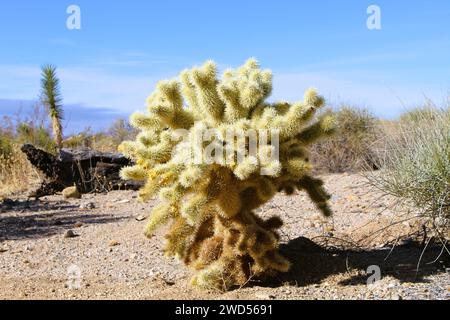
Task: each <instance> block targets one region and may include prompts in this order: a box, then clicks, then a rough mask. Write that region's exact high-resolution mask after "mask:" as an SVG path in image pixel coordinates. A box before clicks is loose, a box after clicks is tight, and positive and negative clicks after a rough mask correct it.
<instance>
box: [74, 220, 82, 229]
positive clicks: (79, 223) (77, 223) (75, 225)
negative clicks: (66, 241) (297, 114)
mask: <svg viewBox="0 0 450 320" xmlns="http://www.w3.org/2000/svg"><path fill="white" fill-rule="evenodd" d="M73 226H74V228H81V227H82V226H83V222H80V221H78V222H75V224H74V225H73Z"/></svg>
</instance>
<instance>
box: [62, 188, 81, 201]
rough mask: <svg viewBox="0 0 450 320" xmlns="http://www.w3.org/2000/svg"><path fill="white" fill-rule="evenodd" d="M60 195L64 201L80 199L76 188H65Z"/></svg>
mask: <svg viewBox="0 0 450 320" xmlns="http://www.w3.org/2000/svg"><path fill="white" fill-rule="evenodd" d="M62 195H63V197H64V199H81V193H79V192H78V190H77V187H69V188H65V189H64V190H63V191H62Z"/></svg>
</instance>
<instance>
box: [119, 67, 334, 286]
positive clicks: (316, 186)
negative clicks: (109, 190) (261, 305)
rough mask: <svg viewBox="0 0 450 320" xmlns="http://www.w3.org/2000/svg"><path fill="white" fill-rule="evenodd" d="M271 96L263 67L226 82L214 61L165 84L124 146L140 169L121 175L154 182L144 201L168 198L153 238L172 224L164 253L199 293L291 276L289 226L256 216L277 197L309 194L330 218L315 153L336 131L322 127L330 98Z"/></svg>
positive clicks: (157, 214) (231, 73)
mask: <svg viewBox="0 0 450 320" xmlns="http://www.w3.org/2000/svg"><path fill="white" fill-rule="evenodd" d="M271 90H272V74H271V72H270V71H268V70H264V71H263V70H261V69H260V68H259V65H258V63H257V61H256V60H254V59H250V60H248V61H247V62H246V64H245V65H244V66H242V67H241V68H239V69H237V70H227V71H225V73H224V74H223V77H222V78H221V79H220V80H219V79H218V78H217V71H216V65H215V64H214V63H213V62H212V61H208V62H206V63H205V64H204V65H203V66H202V67H200V68H194V69H192V70H186V71H183V72H182V73H181V75H180V81H178V80H170V81H162V82H160V83H158V85H157V88H156V90H155V91H154V93H153V94H152V95H151V96H150V97H149V98H148V101H147V106H148V114H143V113H135V114H133V115H132V116H131V120H130V121H131V124H132V125H133V126H135V127H136V128H138V129H140V130H141V133H140V134H139V135H138V137H137V139H136V141H135V142H131V141H127V142H124V143H123V144H122V145H121V146H120V147H119V150H120V151H121V152H123V153H124V154H125V155H127V156H128V157H130V158H131V159H134V160H135V161H136V165H135V166H133V167H127V168H125V169H123V170H122V173H121V174H122V177H123V178H124V179H135V180H144V181H146V183H145V186H144V187H143V188H142V189H141V191H140V198H141V199H142V200H144V201H146V200H149V199H150V198H152V197H153V196H154V195H156V194H159V197H160V199H161V204H159V205H158V206H156V207H155V208H154V209H153V211H152V214H151V216H150V220H149V223H148V225H147V227H146V230H145V234H146V235H147V236H148V237H150V236H152V235H153V233H154V231H155V229H156V228H157V227H159V226H162V225H165V224H168V223H171V227H170V229H168V231H167V234H166V239H167V245H166V248H165V252H166V253H167V254H168V255H170V256H175V257H177V258H179V259H181V260H183V261H184V262H185V263H186V264H187V265H189V266H191V267H192V268H194V269H195V270H197V271H198V272H197V273H196V275H195V276H194V278H193V280H192V283H193V284H194V285H196V286H199V287H202V288H211V287H216V288H221V289H228V288H230V287H232V286H234V285H242V284H243V283H245V282H246V281H247V280H248V278H249V276H250V275H262V274H267V273H271V272H277V271H281V272H286V271H288V270H289V267H290V263H289V261H288V260H286V259H285V258H284V257H282V256H281V255H280V254H279V252H278V245H279V235H278V233H277V229H278V228H280V227H281V225H282V221H281V219H280V218H279V217H272V218H270V219H268V220H263V219H262V218H261V217H259V216H258V215H257V214H256V213H255V212H254V210H255V209H256V208H258V207H260V206H261V205H263V204H264V203H266V202H267V201H269V200H270V199H272V198H273V197H274V196H275V194H276V193H277V192H279V191H284V192H286V193H287V194H293V193H294V192H295V191H296V190H305V191H306V192H307V193H308V194H309V196H310V197H311V199H312V200H313V201H314V203H315V204H316V205H317V207H318V208H319V209H320V210H321V211H322V212H323V214H324V215H326V216H329V215H330V214H331V211H330V209H329V207H328V205H327V200H328V198H329V196H328V194H327V193H326V192H325V190H324V189H323V187H322V185H323V183H322V181H321V180H319V179H315V178H312V177H311V176H310V171H311V164H310V163H309V161H308V153H307V147H308V145H310V144H311V143H313V142H314V141H315V140H316V139H318V138H321V137H323V136H326V135H328V134H330V133H331V132H332V131H333V120H332V117H331V116H330V115H328V114H324V115H323V116H322V117H320V118H319V119H315V120H314V114H315V111H316V110H317V109H318V108H320V107H322V106H323V105H324V99H323V98H322V97H321V96H318V95H317V94H316V92H315V91H314V90H312V89H310V90H308V91H307V92H306V94H305V97H304V101H303V102H299V103H295V104H289V103H287V102H278V103H272V104H271V103H267V102H265V99H266V98H267V97H268V96H269V95H270V93H271ZM211 130H212V131H211ZM211 132H212V134H211ZM246 132H252V137H253V139H252V137H250V136H249V135H247V134H245V133H246ZM269 132H270V134H269ZM230 133H232V134H230ZM206 136H208V137H206ZM263 138H264V139H263ZM254 139H256V140H257V141H258V143H257V150H256V151H255V150H253V152H252V150H250V149H251V144H252V143H251V142H252V141H251V140H254ZM205 154H209V157H207V156H204V155H205ZM274 155H275V156H274Z"/></svg>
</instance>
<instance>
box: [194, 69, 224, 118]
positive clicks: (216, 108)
mask: <svg viewBox="0 0 450 320" xmlns="http://www.w3.org/2000/svg"><path fill="white" fill-rule="evenodd" d="M216 77H217V67H216V64H215V63H214V62H213V61H207V62H206V63H205V64H204V65H203V66H202V67H201V68H194V69H192V70H191V71H190V79H191V81H192V84H193V85H194V88H195V93H196V97H197V102H198V104H199V108H200V109H201V110H202V113H203V114H204V115H205V116H207V117H208V120H209V121H210V123H211V124H214V125H217V124H220V123H221V122H222V120H223V113H224V103H223V102H222V100H221V99H220V97H219V93H218V91H217V84H218V80H217V78H216Z"/></svg>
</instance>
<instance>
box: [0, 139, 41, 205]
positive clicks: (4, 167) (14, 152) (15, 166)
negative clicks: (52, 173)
mask: <svg viewBox="0 0 450 320" xmlns="http://www.w3.org/2000/svg"><path fill="white" fill-rule="evenodd" d="M0 141H3V139H1V138H0ZM2 150H3V149H2ZM39 179H40V174H39V172H38V171H37V170H35V169H34V168H33V166H32V165H31V164H30V163H29V162H28V160H27V157H26V156H25V154H23V153H22V152H21V151H20V149H19V147H18V146H17V145H13V144H12V145H11V149H9V151H8V152H7V153H4V152H1V151H0V199H2V198H4V197H7V196H10V195H12V194H14V193H18V192H23V191H26V190H28V189H29V188H30V185H32V184H34V183H36V182H37V181H39Z"/></svg>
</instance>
